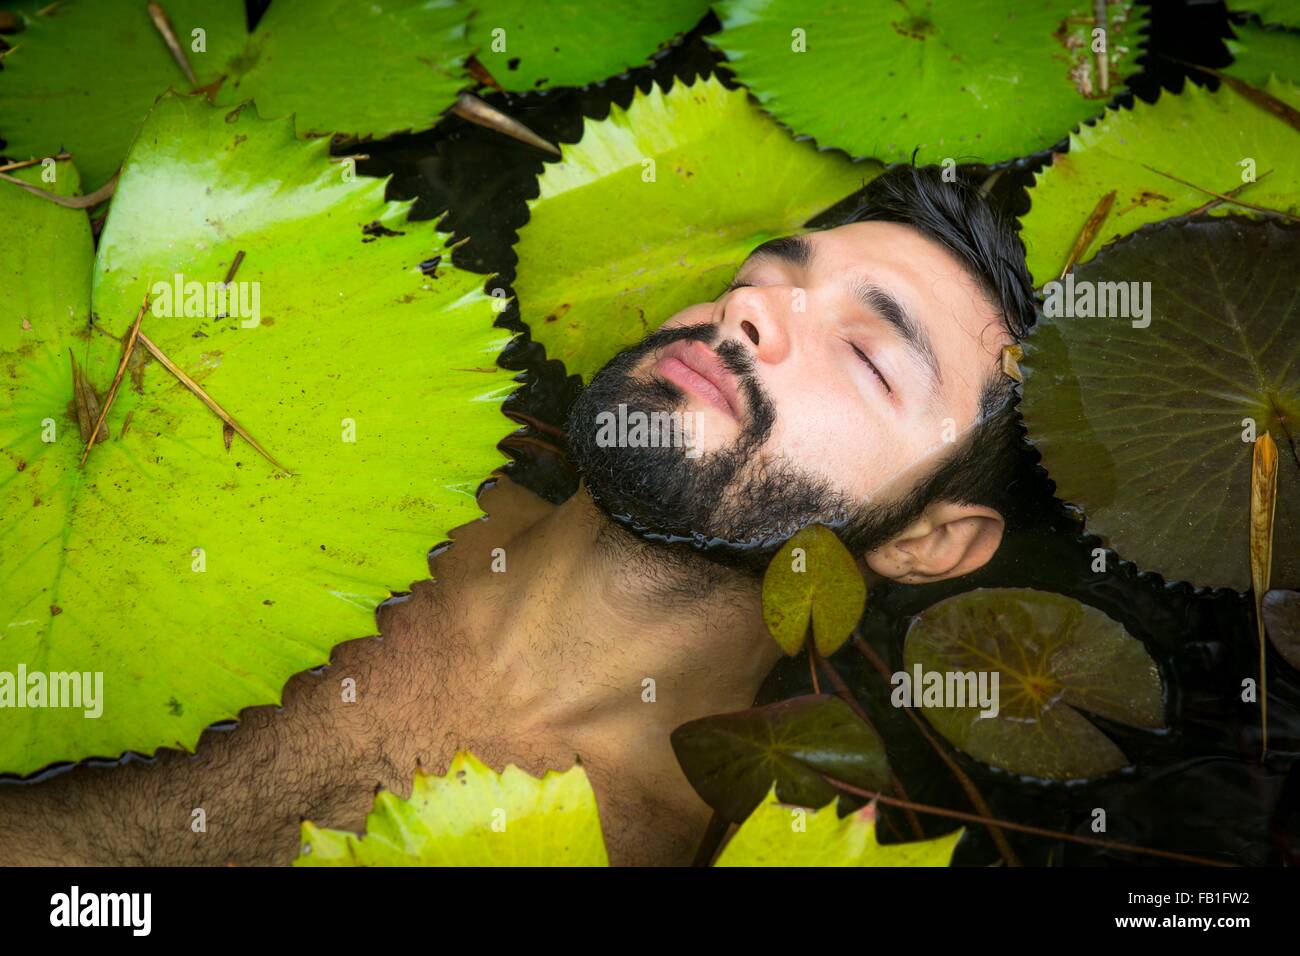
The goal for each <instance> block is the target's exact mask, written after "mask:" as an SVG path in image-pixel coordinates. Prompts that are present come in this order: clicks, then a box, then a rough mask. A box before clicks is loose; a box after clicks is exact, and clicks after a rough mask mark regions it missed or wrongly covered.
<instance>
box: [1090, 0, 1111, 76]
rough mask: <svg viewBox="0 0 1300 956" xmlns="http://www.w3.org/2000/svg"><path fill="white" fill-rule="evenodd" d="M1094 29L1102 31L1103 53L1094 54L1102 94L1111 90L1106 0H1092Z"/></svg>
mask: <svg viewBox="0 0 1300 956" xmlns="http://www.w3.org/2000/svg"><path fill="white" fill-rule="evenodd" d="M1092 17H1093V27H1094V29H1096V28H1100V30H1101V51H1100V52H1099V53H1096V54H1094V55H1095V57H1096V62H1097V86H1098V87H1099V88H1100V90H1101V92H1102V93H1106V92H1108V91H1109V90H1110V51H1109V50H1108V49H1107V48H1108V47H1109V45H1110V24H1108V23H1107V22H1106V0H1092Z"/></svg>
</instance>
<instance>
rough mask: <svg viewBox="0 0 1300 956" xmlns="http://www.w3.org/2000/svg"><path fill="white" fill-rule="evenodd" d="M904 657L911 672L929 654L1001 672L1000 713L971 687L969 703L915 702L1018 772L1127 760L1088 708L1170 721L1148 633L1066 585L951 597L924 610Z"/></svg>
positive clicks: (945, 664) (1154, 723)
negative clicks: (1064, 590)
mask: <svg viewBox="0 0 1300 956" xmlns="http://www.w3.org/2000/svg"><path fill="white" fill-rule="evenodd" d="M903 661H904V666H905V667H906V669H907V674H908V675H909V677H914V676H915V673H916V671H915V668H916V667H917V666H918V665H920V667H921V669H922V671H921V673H922V674H923V675H925V674H928V673H930V672H934V671H937V672H940V673H942V674H944V675H947V674H949V673H953V672H960V673H975V674H979V673H980V672H983V673H985V674H989V675H992V674H993V673H995V672H996V673H997V675H998V693H997V704H998V708H997V714H996V715H991V716H983V717H981V716H980V713H981V706H980V705H979V704H978V703H973V704H972V702H970V700H969V698H968V699H967V704H966V706H951V705H952V704H953V703H954V702H953V701H952V700H947V701H944V702H943V703H944V704H946V705H949V706H928V707H927V706H920V704H921V703H923V701H921V700H918V699H917V698H916V697H914V698H913V701H912V703H913V705H914V706H920V710H921V713H922V714H923V715H924V716H925V718H926V720H928V721H929V722H930V723H931V724H932V725H934V727H935V728H936V729H937V730H938V731H939V732H940V733H941V734H943V736H944V737H945V738H946V739H947V740H948V742H949V743H951V744H952V745H953V746H954V747H957V748H958V749H960V750H962V751H963V752H965V753H967V754H970V756H972V757H974V758H975V759H977V760H980V761H983V762H984V763H987V764H990V765H992V766H994V767H1001V768H1002V769H1004V770H1010V771H1012V772H1013V773H1020V774H1027V775H1029V776H1033V777H1041V778H1045V779H1050V780H1065V779H1076V778H1083V777H1096V776H1100V775H1102V774H1105V773H1109V772H1110V771H1113V770H1118V769H1119V768H1121V767H1123V766H1125V765H1126V764H1127V763H1128V758H1126V757H1125V756H1124V754H1123V752H1122V751H1121V750H1120V749H1119V748H1118V747H1117V746H1115V744H1114V743H1113V742H1111V740H1110V738H1109V737H1107V736H1106V735H1105V734H1103V733H1102V732H1101V731H1100V730H1098V729H1097V728H1096V727H1094V726H1093V725H1092V723H1091V722H1089V721H1088V720H1087V719H1086V718H1085V717H1084V716H1083V715H1082V714H1080V713H1079V711H1081V710H1082V711H1087V712H1089V713H1092V714H1096V715H1098V716H1100V717H1106V718H1108V719H1110V720H1115V721H1119V722H1120V723H1124V724H1128V725H1130V726H1134V727H1147V728H1152V729H1156V728H1160V727H1162V726H1163V724H1164V701H1163V695H1162V687H1161V682H1160V675H1159V673H1158V672H1157V670H1156V665H1155V662H1154V661H1152V660H1151V658H1150V656H1149V655H1148V654H1147V652H1146V649H1145V648H1144V647H1143V646H1142V644H1141V642H1140V641H1138V640H1136V639H1135V638H1133V637H1131V636H1130V635H1129V634H1128V632H1127V631H1125V630H1124V628H1123V627H1122V626H1121V625H1120V624H1119V623H1117V622H1116V621H1113V620H1111V619H1110V618H1109V617H1107V616H1106V615H1105V614H1103V613H1102V612H1101V611H1099V610H1097V609H1096V608H1092V607H1089V606H1087V605H1086V604H1081V603H1079V602H1078V601H1076V600H1074V599H1073V598H1068V597H1065V596H1063V595H1060V594H1052V593H1049V592H1047V591H1035V590H1033V589H1030V588H987V589H986V588H981V589H979V590H975V591H970V592H967V593H965V594H959V595H957V596H956V597H952V598H948V599H947V600H945V601H940V602H939V603H938V604H935V605H934V606H932V607H930V608H927V609H926V610H925V611H923V612H922V613H921V614H918V615H917V616H916V617H915V618H914V619H913V621H912V624H911V626H910V627H909V628H908V631H907V638H906V643H905V644H904V646H903ZM944 680H945V684H946V682H947V677H946V676H945V677H944ZM986 681H987V686H989V687H991V677H989V678H986ZM913 683H914V684H915V682H913ZM919 691H920V689H919V688H916V687H915V686H914V687H913V694H916V695H918V696H919ZM897 693H898V688H897V687H896V689H895V694H897ZM895 703H897V701H896V702H895Z"/></svg>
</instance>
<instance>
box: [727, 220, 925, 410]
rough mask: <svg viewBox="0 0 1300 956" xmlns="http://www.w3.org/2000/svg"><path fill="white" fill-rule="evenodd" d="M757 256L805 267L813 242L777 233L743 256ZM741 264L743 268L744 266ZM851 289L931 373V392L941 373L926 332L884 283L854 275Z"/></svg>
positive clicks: (809, 260) (808, 260)
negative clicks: (773, 237) (774, 236)
mask: <svg viewBox="0 0 1300 956" xmlns="http://www.w3.org/2000/svg"><path fill="white" fill-rule="evenodd" d="M756 257H764V258H772V259H779V260H781V261H782V262H786V263H789V264H790V265H794V266H801V267H803V266H807V265H808V264H809V263H810V262H811V261H812V258H813V243H812V240H811V239H809V238H808V237H807V236H806V235H800V236H778V237H777V238H775V239H769V240H767V241H766V242H764V243H762V244H761V245H759V246H758V247H756V248H755V249H754V251H753V252H751V253H750V254H749V255H748V256H746V257H745V262H748V261H749V260H750V259H753V258H756ZM743 265H744V264H743V263H742V267H743ZM850 292H851V294H852V295H853V298H854V299H856V300H857V301H858V302H859V303H860V304H861V305H862V306H863V307H865V308H867V309H869V310H870V311H872V312H874V313H875V314H877V315H879V316H880V318H881V319H883V320H884V321H885V322H886V323H888V325H889V326H890V328H892V329H893V330H894V334H895V335H897V336H898V337H899V338H900V339H902V341H903V344H904V345H905V346H906V347H907V349H908V351H910V352H911V353H912V355H913V356H914V357H915V358H916V359H917V360H918V361H920V363H921V364H922V365H924V366H925V367H926V369H927V370H929V372H930V376H931V381H930V390H931V391H932V392H933V391H934V390H935V388H936V386H937V385H938V383H939V382H942V381H943V372H942V371H941V370H940V368H939V357H938V355H937V354H936V353H935V350H934V343H932V342H931V341H930V336H929V335H927V334H926V331H925V329H924V328H922V327H921V323H919V322H918V321H916V318H915V317H914V316H913V315H912V313H911V312H910V311H909V310H908V309H907V307H906V306H905V305H903V303H902V302H900V301H899V300H898V298H897V297H896V296H895V295H894V294H893V293H892V292H890V291H889V290H888V289H886V288H885V287H884V286H881V285H877V284H876V283H874V282H871V281H869V280H867V279H865V278H863V277H862V276H853V277H852V278H851V280H850Z"/></svg>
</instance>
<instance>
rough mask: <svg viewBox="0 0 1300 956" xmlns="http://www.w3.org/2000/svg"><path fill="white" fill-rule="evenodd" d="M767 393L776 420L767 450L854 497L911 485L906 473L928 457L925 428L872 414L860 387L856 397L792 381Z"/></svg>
mask: <svg viewBox="0 0 1300 956" xmlns="http://www.w3.org/2000/svg"><path fill="white" fill-rule="evenodd" d="M774 388H775V386H773V389H774ZM769 394H771V396H772V400H773V401H774V402H775V403H776V406H777V423H776V426H775V427H774V428H773V429H772V434H771V436H770V437H769V439H768V443H767V445H766V446H765V447H764V449H763V454H764V456H766V457H769V458H773V459H775V458H777V457H782V456H783V457H785V458H786V459H787V460H789V461H792V462H794V463H795V464H796V465H798V466H799V467H800V468H802V469H803V470H804V471H806V472H809V473H810V474H813V475H817V476H819V477H821V478H824V479H826V480H827V481H829V482H830V483H831V484H832V486H833V487H834V488H835V489H837V490H838V491H841V492H843V493H844V494H846V495H848V496H850V498H852V499H853V500H855V501H866V500H868V499H870V498H872V497H874V496H877V495H882V496H884V497H890V496H891V494H892V492H893V489H895V488H896V487H897V486H899V485H900V483H901V484H902V485H905V486H908V487H910V483H909V477H908V476H909V475H910V474H912V473H913V472H914V469H915V466H916V465H917V463H918V462H920V461H923V460H924V459H925V458H926V448H925V444H926V442H925V441H924V440H923V437H924V433H925V432H926V429H924V428H919V427H917V426H916V425H915V424H913V423H908V422H904V421H902V420H900V419H898V418H896V417H892V416H889V415H883V414H882V415H873V414H872V413H871V409H870V408H868V407H867V406H866V405H865V404H864V403H863V402H862V401H860V400H859V399H858V396H857V394H856V393H853V396H854V398H853V401H846V400H844V397H843V396H844V392H843V391H841V390H839V389H837V390H835V393H834V394H827V393H825V392H821V391H812V390H809V389H807V388H799V387H795V386H791V387H788V388H785V389H783V390H782V391H781V393H780V394H778V393H777V392H776V391H774V390H769Z"/></svg>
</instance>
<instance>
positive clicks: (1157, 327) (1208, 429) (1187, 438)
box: [1020, 217, 1300, 591]
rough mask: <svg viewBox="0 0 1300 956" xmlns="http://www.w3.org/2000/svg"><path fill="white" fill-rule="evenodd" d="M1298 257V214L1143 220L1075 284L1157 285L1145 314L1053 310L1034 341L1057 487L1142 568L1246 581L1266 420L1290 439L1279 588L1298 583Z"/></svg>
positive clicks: (1042, 421) (1029, 409)
mask: <svg viewBox="0 0 1300 956" xmlns="http://www.w3.org/2000/svg"><path fill="white" fill-rule="evenodd" d="M1298 260H1300V231H1298V230H1297V229H1296V228H1294V227H1283V226H1280V225H1277V224H1275V223H1271V222H1269V223H1256V222H1252V221H1250V220H1245V219H1241V218H1237V217H1233V218H1231V219H1225V220H1222V221H1217V220H1201V221H1191V222H1188V221H1181V220H1180V221H1174V222H1169V223H1162V224H1158V225H1155V226H1148V227H1146V228H1145V229H1143V230H1142V231H1140V232H1138V233H1136V234H1135V235H1133V236H1131V237H1129V238H1127V239H1125V240H1123V241H1122V242H1119V243H1116V244H1115V245H1114V246H1113V247H1111V248H1108V249H1107V250H1105V251H1104V252H1103V253H1102V254H1101V255H1099V256H1098V257H1097V258H1096V259H1095V260H1094V261H1093V262H1092V263H1089V264H1088V265H1086V266H1084V267H1082V268H1081V269H1078V270H1077V271H1076V273H1075V277H1074V282H1075V285H1076V287H1078V288H1081V289H1082V288H1084V286H1082V285H1080V284H1081V283H1089V284H1096V283H1101V282H1119V283H1132V282H1137V283H1142V282H1149V283H1150V294H1149V302H1150V306H1151V307H1150V314H1149V323H1150V324H1149V326H1147V327H1135V326H1134V322H1137V323H1138V324H1139V325H1141V324H1142V323H1143V322H1146V321H1148V320H1147V319H1134V320H1131V319H1129V318H1127V317H1120V318H1098V317H1092V318H1085V317H1077V316H1076V317H1065V318H1057V319H1053V318H1046V317H1045V318H1044V319H1043V320H1042V321H1040V323H1039V324H1038V326H1037V327H1036V328H1035V329H1034V332H1033V334H1032V335H1031V336H1030V337H1029V339H1028V340H1027V342H1026V343H1025V358H1024V360H1023V361H1022V362H1021V368H1022V370H1023V371H1024V374H1025V383H1024V397H1023V399H1022V401H1021V406H1020V407H1021V412H1022V414H1023V415H1024V419H1025V424H1026V427H1027V428H1028V432H1029V440H1030V441H1031V442H1033V444H1034V445H1035V446H1036V447H1037V448H1038V450H1039V452H1040V453H1041V454H1042V456H1043V465H1044V467H1046V468H1047V471H1048V473H1049V474H1050V475H1051V477H1052V479H1053V480H1054V481H1055V482H1056V486H1057V495H1058V497H1060V498H1061V499H1063V500H1064V501H1067V502H1070V503H1071V504H1074V505H1077V506H1078V507H1079V508H1081V509H1082V510H1083V512H1084V514H1085V516H1086V518H1087V523H1088V525H1087V526H1088V530H1089V531H1091V532H1093V533H1095V534H1098V535H1101V536H1102V537H1103V538H1104V539H1105V540H1106V542H1107V544H1108V545H1109V546H1111V547H1113V548H1114V549H1115V550H1116V551H1117V552H1118V553H1119V555H1120V557H1122V558H1126V559H1128V560H1130V561H1133V562H1134V563H1136V564H1137V565H1138V567H1139V568H1141V569H1143V570H1147V571H1156V572H1159V573H1160V574H1162V575H1164V577H1165V578H1167V579H1169V580H1171V581H1189V582H1191V583H1192V584H1195V585H1199V586H1203V587H1230V588H1236V589H1237V590H1243V591H1244V590H1246V589H1248V588H1249V587H1250V552H1249V530H1248V528H1249V512H1250V469H1251V444H1250V442H1251V441H1253V437H1254V436H1258V435H1262V434H1263V433H1264V432H1265V431H1267V432H1269V433H1270V434H1272V436H1273V438H1274V440H1275V441H1276V442H1277V444H1278V450H1279V454H1278V501H1277V506H1276V510H1275V516H1274V517H1275V531H1274V548H1273V586H1274V587H1278V588H1296V587H1300V462H1298V461H1297V459H1296V445H1297V441H1300V434H1297V423H1298V422H1300V305H1298V303H1297V299H1296V286H1295V280H1294V269H1295V263H1296V262H1297V261H1298ZM1094 287H1095V285H1094ZM1107 298H1108V299H1109V296H1107Z"/></svg>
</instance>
